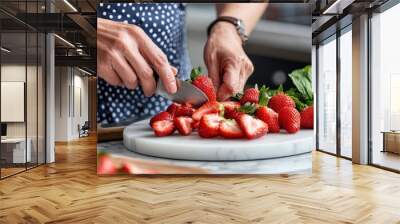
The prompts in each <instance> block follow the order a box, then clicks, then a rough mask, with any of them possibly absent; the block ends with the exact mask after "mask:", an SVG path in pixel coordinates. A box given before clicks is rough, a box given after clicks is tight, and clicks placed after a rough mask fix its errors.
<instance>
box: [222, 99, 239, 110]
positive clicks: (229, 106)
mask: <svg viewBox="0 0 400 224" xmlns="http://www.w3.org/2000/svg"><path fill="white" fill-rule="evenodd" d="M220 103H221V104H222V106H224V110H233V109H237V108H240V103H239V102H236V101H224V102H220Z"/></svg>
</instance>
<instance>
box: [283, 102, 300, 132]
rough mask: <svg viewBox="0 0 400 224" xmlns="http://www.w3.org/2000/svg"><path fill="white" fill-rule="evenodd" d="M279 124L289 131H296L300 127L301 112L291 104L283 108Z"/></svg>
mask: <svg viewBox="0 0 400 224" xmlns="http://www.w3.org/2000/svg"><path fill="white" fill-rule="evenodd" d="M279 125H280V126H281V127H282V128H284V129H285V130H286V131H287V132H288V133H296V132H297V131H298V130H299V129H300V113H299V112H298V111H297V110H296V108H294V107H291V106H288V107H284V108H282V109H281V110H280V111H279Z"/></svg>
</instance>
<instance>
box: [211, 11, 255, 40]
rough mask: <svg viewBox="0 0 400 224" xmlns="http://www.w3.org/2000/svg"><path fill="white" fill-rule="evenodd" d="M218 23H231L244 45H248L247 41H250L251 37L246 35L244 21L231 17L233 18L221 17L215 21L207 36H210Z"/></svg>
mask: <svg viewBox="0 0 400 224" xmlns="http://www.w3.org/2000/svg"><path fill="white" fill-rule="evenodd" d="M218 22H228V23H231V24H232V25H234V26H235V28H236V30H237V32H238V35H239V37H240V39H241V40H242V44H243V45H244V44H245V43H246V41H247V39H249V37H248V36H247V35H246V28H245V26H244V23H243V21H242V20H241V19H238V18H235V17H231V16H220V17H218V18H217V19H216V20H214V21H213V22H212V23H211V24H210V25H209V26H208V28H207V35H209V34H210V32H211V29H212V28H213V26H214V25H215V24H216V23H218Z"/></svg>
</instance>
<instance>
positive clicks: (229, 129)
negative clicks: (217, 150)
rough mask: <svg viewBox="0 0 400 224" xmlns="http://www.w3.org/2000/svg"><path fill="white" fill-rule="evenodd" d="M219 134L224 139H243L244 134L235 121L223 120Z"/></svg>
mask: <svg viewBox="0 0 400 224" xmlns="http://www.w3.org/2000/svg"><path fill="white" fill-rule="evenodd" d="M219 134H220V135H221V136H222V137H224V138H243V137H244V132H243V131H242V129H240V127H239V125H238V124H237V122H236V121H235V120H230V119H228V120H223V121H222V122H221V124H220V125H219Z"/></svg>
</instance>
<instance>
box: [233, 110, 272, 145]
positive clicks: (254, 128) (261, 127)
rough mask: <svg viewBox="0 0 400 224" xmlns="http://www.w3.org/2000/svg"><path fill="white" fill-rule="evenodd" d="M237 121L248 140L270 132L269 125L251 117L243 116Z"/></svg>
mask: <svg viewBox="0 0 400 224" xmlns="http://www.w3.org/2000/svg"><path fill="white" fill-rule="evenodd" d="M236 121H237V122H238V124H239V126H240V128H241V129H242V130H243V131H244V133H245V135H246V137H247V138H248V139H254V138H259V137H261V136H263V135H265V134H266V133H267V132H268V125H267V124H266V123H264V121H262V120H260V119H257V118H254V117H252V116H251V115H248V114H242V115H241V116H240V117H239V118H237V119H236Z"/></svg>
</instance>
